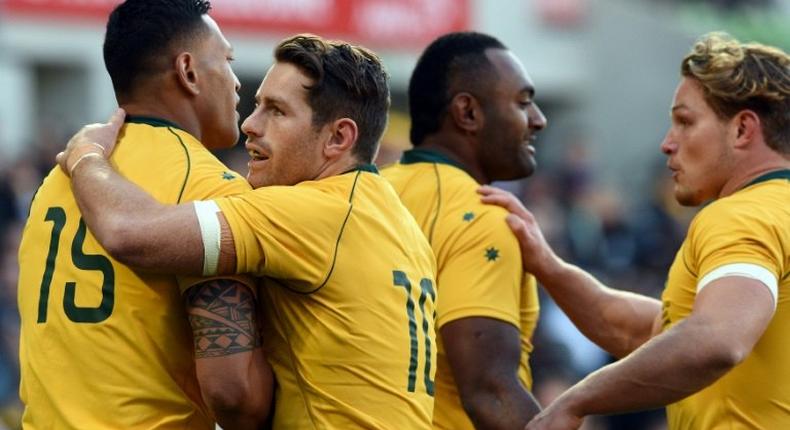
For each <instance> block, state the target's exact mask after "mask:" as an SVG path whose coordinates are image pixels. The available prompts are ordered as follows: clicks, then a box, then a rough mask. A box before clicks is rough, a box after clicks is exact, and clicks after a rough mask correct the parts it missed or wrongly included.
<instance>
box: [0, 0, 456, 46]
mask: <svg viewBox="0 0 790 430" xmlns="http://www.w3.org/2000/svg"><path fill="white" fill-rule="evenodd" d="M119 3H120V1H119V0H5V1H3V0H0V7H2V8H3V9H4V12H6V13H9V14H24V15H33V16H41V17H46V18H48V19H51V18H55V19H73V18H81V19H91V20H104V19H106V18H107V16H108V15H109V13H110V11H111V10H112V9H113V7H115V5H117V4H119ZM211 3H212V10H211V12H209V14H210V15H211V16H212V17H214V19H216V20H217V22H219V24H220V26H222V27H223V28H224V29H226V30H240V31H248V32H255V33H264V34H273V35H283V36H284V35H290V34H293V33H302V32H309V33H316V34H319V35H321V36H325V37H339V38H344V39H348V40H349V41H350V42H355V43H362V44H368V45H374V46H386V47H392V48H397V47H400V46H403V47H407V48H415V47H416V48H420V47H422V45H425V44H426V43H428V42H429V41H431V40H432V39H433V38H435V37H436V36H438V35H440V34H442V33H446V32H449V31H455V30H464V29H467V28H468V27H469V19H470V17H469V7H470V6H469V0H213V1H212V2H211Z"/></svg>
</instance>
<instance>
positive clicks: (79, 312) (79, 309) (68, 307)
mask: <svg viewBox="0 0 790 430" xmlns="http://www.w3.org/2000/svg"><path fill="white" fill-rule="evenodd" d="M44 220H45V221H52V235H51V236H50V240H49V252H48V253H47V267H46V269H45V270H44V276H43V277H42V278H41V293H40V296H39V299H38V322H39V323H45V322H47V308H48V306H49V287H50V285H52V275H53V273H54V272H55V261H56V260H57V258H58V250H59V247H60V234H61V232H62V231H63V227H64V226H65V225H66V211H65V210H63V208H61V207H52V208H49V209H48V210H47V215H46V217H45V218H44ZM85 234H86V228H85V221H83V220H82V218H80V225H79V228H77V234H76V235H75V236H74V239H72V242H71V261H72V262H73V263H74V266H75V267H76V268H77V269H80V270H87V271H98V272H101V273H102V277H103V280H102V286H101V303H99V306H97V307H84V306H77V304H76V303H75V300H74V298H75V296H76V294H77V283H76V282H66V286H65V292H64V294H63V311H64V312H65V313H66V316H67V317H68V318H69V319H70V320H71V321H74V322H77V323H98V322H102V321H104V320H106V319H107V318H109V317H110V315H112V310H113V307H114V305H115V270H113V267H112V263H110V259H109V258H107V257H105V256H104V255H89V254H85V253H84V252H83V251H82V245H83V244H84V243H85Z"/></svg>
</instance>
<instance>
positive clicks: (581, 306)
mask: <svg viewBox="0 0 790 430" xmlns="http://www.w3.org/2000/svg"><path fill="white" fill-rule="evenodd" d="M480 193H481V194H482V195H483V197H482V200H483V202H485V203H489V204H496V205H499V206H502V207H504V208H505V209H507V210H508V211H509V212H510V213H511V215H509V216H508V218H507V222H508V225H509V226H510V228H511V229H512V230H513V233H514V234H515V235H516V238H517V239H518V241H519V245H520V247H521V256H522V260H523V263H524V269H525V270H526V271H528V272H530V273H532V274H533V275H535V277H536V278H537V279H538V280H539V281H540V283H541V284H542V285H543V287H544V288H545V289H546V291H548V292H549V294H550V295H551V297H552V298H553V299H554V301H555V302H556V303H557V305H558V306H559V307H560V309H562V310H563V312H565V313H566V314H567V315H568V317H569V318H570V319H571V321H573V324H574V325H576V327H578V328H579V330H580V331H581V332H582V333H584V335H585V336H587V337H588V338H589V339H590V340H592V341H593V342H595V343H596V344H597V345H598V346H600V347H601V348H603V349H605V350H606V351H608V352H609V353H610V354H612V355H614V356H616V357H624V356H625V355H628V354H629V353H630V352H631V351H633V350H634V349H636V348H638V347H639V346H640V345H642V344H643V343H645V342H646V341H647V340H648V339H650V337H651V336H653V334H654V326H655V321H656V320H657V319H658V318H660V314H661V303H660V302H659V301H658V300H656V299H653V298H650V297H646V296H641V295H638V294H634V293H630V292H625V291H618V290H614V289H611V288H608V287H606V286H605V285H603V284H601V283H600V282H599V281H598V280H597V279H595V277H593V276H592V275H590V274H589V273H587V272H585V271H583V270H581V269H580V268H578V267H576V266H574V265H572V264H568V263H566V262H564V261H563V260H562V259H561V258H559V257H558V256H557V255H556V254H555V253H554V251H553V250H552V249H551V247H550V246H549V245H548V243H547V242H546V240H545V239H544V237H543V234H542V233H541V231H540V227H539V226H538V224H537V222H536V221H535V218H534V217H533V216H532V214H531V213H530V212H529V211H527V210H526V209H525V208H524V206H523V205H522V204H521V202H520V201H518V199H517V198H516V197H515V196H513V195H512V194H510V193H508V192H506V191H503V190H499V189H496V188H493V187H482V188H481V189H480Z"/></svg>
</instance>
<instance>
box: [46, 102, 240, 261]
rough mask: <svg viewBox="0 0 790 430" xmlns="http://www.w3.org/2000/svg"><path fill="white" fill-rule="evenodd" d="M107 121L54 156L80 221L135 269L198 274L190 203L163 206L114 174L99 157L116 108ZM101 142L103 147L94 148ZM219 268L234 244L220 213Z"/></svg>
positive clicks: (198, 244) (198, 239)
mask: <svg viewBox="0 0 790 430" xmlns="http://www.w3.org/2000/svg"><path fill="white" fill-rule="evenodd" d="M119 112H120V113H118V112H116V114H115V115H113V117H112V118H111V119H110V122H109V123H107V124H101V125H90V126H87V127H85V128H83V129H82V130H81V131H80V132H79V133H77V134H76V135H75V136H74V137H72V139H71V140H70V141H69V144H68V146H67V148H66V150H65V151H64V152H63V153H61V154H59V155H58V163H59V164H60V165H61V167H62V168H63V170H64V171H65V172H66V173H67V174H70V175H71V185H72V190H73V192H74V196H75V198H76V200H77V204H78V205H79V208H80V211H81V212H82V216H83V218H84V219H85V223H86V224H87V225H88V227H89V228H90V230H91V233H93V235H94V236H95V237H96V239H97V240H98V241H99V243H100V244H101V245H102V246H103V247H104V248H105V249H106V250H107V252H108V253H110V255H112V256H113V257H114V258H115V259H117V260H118V261H121V262H122V263H124V264H127V265H130V266H135V267H138V268H142V269H146V270H151V271H156V272H163V273H178V274H192V275H201V274H203V239H202V236H201V231H200V226H199V224H198V219H197V216H196V214H195V210H194V206H193V204H192V203H186V204H180V205H163V204H161V203H159V202H158V201H156V200H155V199H154V198H153V197H151V196H150V195H148V194H147V193H146V192H145V191H143V190H142V189H141V188H140V187H138V186H137V185H135V184H133V183H131V182H129V181H127V180H126V179H125V178H123V177H122V176H121V175H119V174H118V173H117V172H116V171H115V170H114V169H113V168H112V166H111V165H110V163H109V162H108V161H107V160H106V159H105V157H106V156H109V154H110V153H111V152H112V149H113V147H114V145H115V140H116V138H117V135H118V132H119V130H120V128H121V126H122V125H123V118H124V117H123V115H122V113H123V111H122V110H119ZM101 147H103V148H104V151H103V152H99V151H100V149H99V148H101ZM218 217H219V221H220V226H221V230H222V251H223V252H221V255H222V256H223V257H224V259H220V267H219V269H220V270H219V272H220V273H231V272H234V271H235V247H234V246H233V237H232V235H231V234H230V228H229V227H228V225H227V222H226V221H225V219H224V217H223V216H222V214H221V213H219V214H218Z"/></svg>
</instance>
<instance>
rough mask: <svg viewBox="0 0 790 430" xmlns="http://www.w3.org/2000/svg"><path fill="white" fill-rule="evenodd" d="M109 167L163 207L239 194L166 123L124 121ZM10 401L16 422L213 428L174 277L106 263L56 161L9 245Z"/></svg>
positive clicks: (230, 179) (242, 186)
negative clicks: (14, 293) (12, 309)
mask: <svg viewBox="0 0 790 430" xmlns="http://www.w3.org/2000/svg"><path fill="white" fill-rule="evenodd" d="M111 162H112V164H113V165H114V166H115V168H116V169H117V170H118V171H119V172H120V173H121V174H122V175H123V176H125V177H126V178H128V179H130V180H131V181H132V182H134V183H136V184H138V185H139V186H141V187H142V188H143V189H145V190H146V191H147V192H148V193H150V194H152V195H153V196H154V197H155V198H156V199H157V200H159V201H160V202H163V203H173V204H175V203H178V202H183V201H188V200H196V199H207V198H212V197H218V196H224V195H229V194H235V193H239V192H243V191H246V190H249V189H250V187H249V185H248V184H247V181H246V180H244V178H241V177H239V176H238V175H237V174H236V173H233V172H229V171H227V170H226V168H225V167H224V166H223V165H222V163H220V162H219V161H218V160H217V159H216V158H215V157H214V156H213V155H212V154H211V153H210V152H208V150H206V149H205V148H204V147H203V146H202V145H201V144H200V142H198V141H197V140H196V139H195V138H194V137H192V136H191V135H190V134H188V133H187V132H185V131H183V130H181V129H179V128H178V127H176V126H175V125H173V124H170V123H167V122H165V121H162V120H158V119H152V118H139V117H138V118H135V117H129V118H127V124H126V125H124V128H123V129H122V131H121V135H120V137H119V142H118V144H117V147H116V150H115V152H114V153H113V155H112V159H111ZM19 266H20V274H19V293H18V294H19V297H18V300H19V312H20V315H21V340H20V366H21V379H22V380H21V386H20V397H21V399H22V401H23V402H24V403H25V412H24V417H23V425H24V427H25V428H26V429H92V430H94V429H96V430H101V429H152V430H153V429H158V430H165V429H179V430H181V429H206V430H208V429H213V428H214V424H213V419H212V418H211V417H210V416H209V412H208V410H207V409H206V407H205V405H204V403H203V401H202V400H201V395H200V390H199V387H198V383H197V379H196V375H195V364H194V357H193V346H192V332H191V329H190V326H189V322H188V320H187V316H186V312H185V310H184V306H183V302H182V298H181V294H180V291H179V285H178V283H177V280H176V278H175V277H172V276H160V275H150V274H143V273H137V272H135V271H133V270H131V269H130V268H128V267H126V266H124V265H122V264H120V263H118V262H117V261H115V260H113V258H112V257H110V256H109V255H107V253H106V252H105V251H104V250H103V249H102V247H101V246H100V245H99V244H98V243H97V242H96V240H95V239H94V237H93V236H92V235H91V233H90V231H88V230H87V229H86V227H85V223H84V222H83V220H82V218H81V216H80V212H79V209H78V208H77V204H76V202H75V200H74V197H73V195H72V192H71V184H70V182H69V178H67V177H66V176H65V175H64V174H63V172H61V170H60V168H58V167H56V168H55V169H53V170H52V171H51V172H50V174H49V175H48V176H47V178H46V179H45V180H44V182H43V184H42V185H41V187H40V188H39V190H38V192H37V194H36V196H35V198H34V199H33V202H32V206H31V208H30V214H29V217H28V220H27V224H26V225H25V228H24V232H23V235H22V242H21V245H20V248H19Z"/></svg>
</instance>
